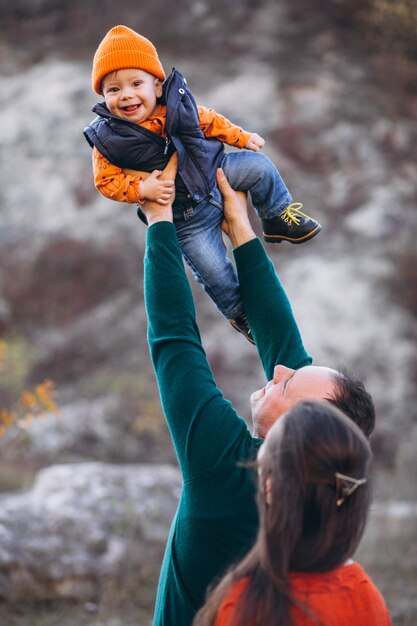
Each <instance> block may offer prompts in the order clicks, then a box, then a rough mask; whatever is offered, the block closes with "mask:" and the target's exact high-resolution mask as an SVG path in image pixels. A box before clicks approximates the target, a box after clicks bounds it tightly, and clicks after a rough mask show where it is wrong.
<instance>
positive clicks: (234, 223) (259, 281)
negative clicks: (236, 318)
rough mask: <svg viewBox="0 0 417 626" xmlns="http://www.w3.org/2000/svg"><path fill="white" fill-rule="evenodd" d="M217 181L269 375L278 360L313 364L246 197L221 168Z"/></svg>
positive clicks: (244, 295)
mask: <svg viewBox="0 0 417 626" xmlns="http://www.w3.org/2000/svg"><path fill="white" fill-rule="evenodd" d="M217 182H218V185H219V187H220V190H221V192H222V194H223V196H224V202H225V204H224V212H225V220H224V223H223V230H224V232H225V233H226V234H227V235H228V237H229V238H230V240H231V243H232V246H233V248H234V250H233V254H234V258H235V262H236V267H237V273H238V277H239V284H240V290H241V294H242V299H243V306H244V309H245V313H246V315H247V317H248V321H249V325H250V327H251V330H252V334H253V337H254V339H255V342H256V346H257V348H258V352H259V356H260V359H261V362H262V365H263V368H264V370H265V374H266V377H267V379H268V380H271V379H272V377H273V371H274V367H275V365H277V364H278V363H279V364H281V365H285V366H287V367H291V368H293V369H298V368H300V367H304V366H305V365H310V364H311V362H312V358H311V357H310V356H309V355H308V354H307V352H306V350H305V348H304V345H303V341H302V339H301V335H300V331H299V329H298V326H297V323H296V321H295V319H294V315H293V312H292V308H291V304H290V302H289V300H288V297H287V294H286V293H285V291H284V288H283V287H282V285H281V283H280V281H279V279H278V276H277V274H276V272H275V269H274V266H273V264H272V262H271V261H270V260H269V258H268V257H267V255H266V253H265V250H264V248H263V246H262V244H261V242H260V240H259V239H258V238H256V235H255V233H254V231H253V229H252V226H251V224H250V222H249V219H248V216H247V210H246V201H242V198H240V199H239V196H238V194H237V193H236V192H235V191H233V189H232V188H231V187H230V185H229V183H228V182H227V180H226V177H225V175H224V173H223V172H222V170H219V171H218V173H217Z"/></svg>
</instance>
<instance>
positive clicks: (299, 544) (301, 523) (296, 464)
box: [194, 400, 371, 626]
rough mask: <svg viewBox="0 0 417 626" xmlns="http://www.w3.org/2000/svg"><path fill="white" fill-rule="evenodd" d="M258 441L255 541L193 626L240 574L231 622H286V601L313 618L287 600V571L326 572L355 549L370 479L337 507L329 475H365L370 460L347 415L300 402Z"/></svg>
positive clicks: (204, 624) (211, 617) (209, 614)
mask: <svg viewBox="0 0 417 626" xmlns="http://www.w3.org/2000/svg"><path fill="white" fill-rule="evenodd" d="M264 446H265V449H264V451H263V454H262V456H261V458H260V460H259V462H258V466H259V468H260V479H259V487H258V507H259V512H260V526H259V532H258V537H257V540H256V543H255V545H254V547H253V548H252V550H251V551H250V552H249V553H248V555H247V556H246V557H245V558H244V559H243V560H242V561H241V562H240V563H239V564H237V565H235V566H234V567H232V568H231V570H230V571H229V572H228V573H227V574H226V576H225V577H224V578H223V579H222V580H221V581H220V583H219V584H218V585H217V586H216V587H215V588H214V590H213V591H212V593H211V594H210V596H209V598H208V601H207V602H206V604H205V605H204V607H203V608H202V609H201V610H200V611H199V612H198V614H197V616H196V618H195V621H194V625H195V626H212V625H213V624H214V622H215V619H216V614H217V611H218V609H219V607H220V605H221V604H222V602H223V600H224V599H225V598H226V596H227V595H228V594H229V593H230V591H231V588H232V587H233V586H234V584H235V583H236V581H238V580H242V579H248V581H249V582H248V586H247V588H246V589H245V593H243V594H242V595H241V596H240V598H239V602H238V606H237V608H236V611H235V614H234V616H233V619H232V621H231V623H230V626H232V625H233V626H249V624H250V625H251V626H261V625H262V626H264V625H265V624H268V626H275V625H276V626H278V625H279V626H289V625H290V623H291V617H290V610H291V606H292V605H297V606H299V607H300V608H301V609H302V610H303V611H305V612H306V613H307V614H308V615H309V616H311V617H312V618H313V619H315V618H314V616H313V615H312V614H311V612H310V611H309V609H308V606H306V605H303V604H302V603H300V602H299V601H298V600H297V599H296V598H294V597H293V595H292V593H291V588H290V580H289V576H288V575H289V572H292V571H299V572H325V571H329V570H332V569H334V568H335V567H337V566H340V565H342V564H343V563H344V562H345V561H346V560H347V559H348V558H349V557H350V556H351V555H352V554H353V553H354V551H355V549H356V547H357V545H358V543H359V541H360V539H361V537H362V534H363V531H364V529H365V524H366V519H367V514H368V509H369V502H370V488H369V483H368V482H365V484H363V485H361V486H360V487H359V488H358V489H356V490H355V491H354V492H353V493H352V494H351V495H350V496H349V497H347V498H346V500H345V501H344V502H343V504H341V506H338V505H337V500H338V497H339V495H340V493H339V492H338V489H337V485H336V477H335V473H336V472H339V473H341V474H345V475H348V476H350V477H353V478H357V479H361V478H364V477H366V478H367V476H368V465H369V462H370V459H371V451H370V447H369V443H368V441H367V439H366V437H365V436H364V434H363V433H362V432H361V431H360V429H359V428H358V427H357V426H356V425H355V424H354V423H352V421H351V420H350V419H349V418H347V417H346V416H345V415H344V414H343V413H341V412H340V411H339V410H338V409H336V408H335V407H333V406H331V405H330V404H329V403H327V402H322V401H313V400H312V401H304V402H300V403H298V404H297V405H296V406H295V407H293V408H292V409H291V410H290V411H289V412H288V413H286V414H285V415H283V416H282V417H281V418H280V419H279V420H278V421H277V422H276V423H275V424H274V426H273V427H272V428H271V430H270V432H269V434H268V436H267V438H266V440H265V443H264ZM267 485H269V486H270V491H269V496H268V498H269V499H268V502H267V498H266V493H267V491H268V488H267ZM317 623H320V622H317Z"/></svg>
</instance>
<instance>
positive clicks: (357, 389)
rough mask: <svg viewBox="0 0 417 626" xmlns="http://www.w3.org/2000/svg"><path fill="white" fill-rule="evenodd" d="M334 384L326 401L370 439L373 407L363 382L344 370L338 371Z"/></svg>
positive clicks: (373, 418)
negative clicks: (331, 392)
mask: <svg viewBox="0 0 417 626" xmlns="http://www.w3.org/2000/svg"><path fill="white" fill-rule="evenodd" d="M334 382H335V391H334V394H333V395H332V396H329V397H327V398H326V400H328V401H329V402H330V403H331V404H333V405H334V406H336V407H337V408H338V409H340V410H341V411H343V413H345V415H347V416H348V417H350V419H351V420H353V421H354V422H355V424H357V425H358V426H359V428H360V429H361V430H362V432H364V433H365V435H366V436H367V437H370V436H371V435H372V433H373V430H374V428H375V406H374V403H373V400H372V397H371V395H370V394H369V393H368V392H367V391H366V389H365V387H364V384H363V382H362V381H361V380H359V378H356V377H355V376H353V375H352V374H351V373H350V372H349V371H348V370H347V369H344V368H342V369H339V371H338V373H337V374H336V375H335V376H334Z"/></svg>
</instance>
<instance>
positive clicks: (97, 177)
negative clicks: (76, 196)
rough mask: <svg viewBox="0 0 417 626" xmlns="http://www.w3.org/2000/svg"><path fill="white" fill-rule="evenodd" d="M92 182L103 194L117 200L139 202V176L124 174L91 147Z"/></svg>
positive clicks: (131, 202) (130, 202)
mask: <svg viewBox="0 0 417 626" xmlns="http://www.w3.org/2000/svg"><path fill="white" fill-rule="evenodd" d="M93 173H94V184H95V187H96V189H97V191H99V192H100V193H101V194H102V195H103V196H105V197H106V198H109V199H110V200H117V201H118V202H128V203H129V204H135V203H139V202H140V200H139V177H137V176H130V175H128V174H125V173H124V172H123V170H122V168H120V167H117V166H116V165H113V164H112V163H110V161H108V160H107V159H106V158H105V157H104V156H103V155H102V154H100V152H99V151H98V150H97V148H96V147H94V148H93Z"/></svg>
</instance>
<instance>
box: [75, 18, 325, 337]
mask: <svg viewBox="0 0 417 626" xmlns="http://www.w3.org/2000/svg"><path fill="white" fill-rule="evenodd" d="M92 84H93V89H94V91H95V92H96V93H97V94H99V95H102V96H104V102H103V103H99V104H96V105H95V106H94V107H93V111H94V112H95V113H96V114H97V117H96V118H95V119H94V120H93V121H92V122H91V123H90V125H89V126H88V127H87V128H86V129H85V130H84V134H85V137H86V139H87V141H88V142H89V143H90V145H91V146H92V147H93V169H94V177H95V186H96V188H97V189H98V191H100V193H102V194H103V195H104V196H106V197H107V198H111V199H112V200H118V201H122V202H128V203H139V204H141V203H143V202H144V201H145V200H153V201H156V202H159V203H161V204H166V203H167V202H168V201H169V198H170V195H171V192H172V190H173V186H174V181H173V180H163V179H162V178H161V177H160V174H161V171H162V170H163V169H164V168H165V166H166V165H167V163H168V161H169V159H170V157H171V156H172V154H173V153H174V152H175V151H177V152H178V173H177V175H176V178H175V201H174V204H173V214H174V224H175V227H176V230H177V236H178V241H179V244H180V247H181V251H182V253H183V256H184V259H185V261H186V262H187V264H188V265H189V266H190V268H191V270H192V272H193V274H194V276H195V278H196V280H197V281H198V282H200V283H201V284H202V285H203V287H204V289H205V291H206V292H207V293H208V295H209V296H210V297H211V299H212V300H213V301H214V303H215V304H216V306H217V307H218V309H219V310H220V311H221V313H222V314H223V315H224V316H225V317H226V318H227V319H229V321H230V323H231V324H232V325H233V327H234V328H236V330H238V331H239V332H242V333H243V334H244V335H245V336H246V337H247V339H248V340H249V341H252V342H253V340H252V337H251V333H250V328H249V325H248V323H247V320H246V316H245V313H244V310H243V306H242V302H241V299H240V294H239V284H238V280H237V276H236V272H235V270H234V268H233V265H232V263H231V262H230V260H229V259H228V258H227V255H226V248H225V245H224V243H223V239H222V231H221V222H222V220H223V212H222V202H223V198H222V196H221V193H220V191H219V189H218V187H217V185H216V178H215V175H216V170H217V168H218V167H221V168H222V169H223V170H224V173H225V175H226V177H227V179H228V181H229V183H230V185H231V186H232V187H233V189H235V190H236V191H244V192H248V193H249V194H250V198H251V202H252V205H253V206H254V208H255V210H256V212H257V214H258V215H259V217H260V218H261V222H262V228H263V235H264V239H265V240H266V241H268V242H271V243H274V242H276V243H279V242H280V241H289V242H291V243H296V244H298V243H303V242H304V241H307V240H309V239H311V238H312V237H314V236H315V235H316V234H318V232H319V231H320V230H321V226H320V224H319V223H318V222H317V221H316V220H314V219H312V218H311V217H309V216H307V215H305V214H304V213H302V212H301V211H300V208H301V207H302V205H301V204H299V203H292V198H291V196H290V194H289V192H288V189H287V188H286V186H285V184H284V181H283V180H282V178H281V176H280V174H279V173H278V171H277V170H276V168H275V166H274V165H273V163H272V162H271V161H270V160H269V159H268V158H267V157H265V156H264V155H262V154H260V153H259V150H260V149H261V148H262V147H263V146H264V143H265V142H264V140H263V139H262V137H260V136H259V135H258V134H257V133H250V132H246V131H244V130H243V129H242V128H240V127H238V126H235V125H234V124H232V123H231V122H230V121H229V120H227V119H226V118H225V117H223V116H222V115H220V114H218V113H216V112H215V111H214V110H213V109H207V108H205V107H203V106H197V104H196V102H195V100H194V98H193V96H192V94H191V93H190V91H189V90H188V87H187V83H186V80H185V78H184V77H183V76H182V75H181V74H180V73H179V72H178V71H177V70H175V69H173V70H172V72H171V73H170V74H169V76H168V77H166V76H165V72H164V70H163V67H162V65H161V62H160V60H159V57H158V54H157V51H156V49H155V47H154V46H153V44H152V43H151V42H150V41H149V40H148V39H146V38H145V37H143V36H141V35H139V34H138V33H136V32H135V31H133V30H132V29H130V28H128V27H126V26H115V27H114V28H112V29H111V30H110V31H109V32H108V33H107V34H106V36H105V37H104V39H103V40H102V42H101V43H100V45H99V47H98V49H97V51H96V53H95V55H94V60H93V72H92ZM224 143H226V144H229V145H230V146H234V147H236V148H246V150H245V151H242V152H229V153H225V152H224V147H223V144H224ZM131 170H135V172H132V171H131ZM142 172H148V173H149V175H148V176H146V175H145V174H143V173H142ZM138 215H139V217H140V218H141V219H142V220H143V221H144V222H145V223H146V218H145V217H144V215H143V213H142V211H141V210H140V207H138Z"/></svg>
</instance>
